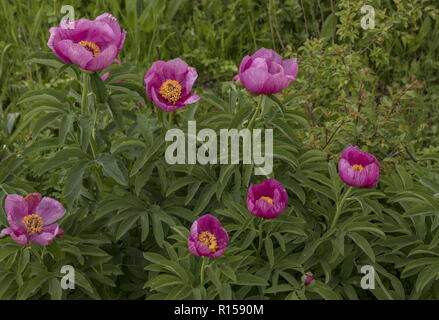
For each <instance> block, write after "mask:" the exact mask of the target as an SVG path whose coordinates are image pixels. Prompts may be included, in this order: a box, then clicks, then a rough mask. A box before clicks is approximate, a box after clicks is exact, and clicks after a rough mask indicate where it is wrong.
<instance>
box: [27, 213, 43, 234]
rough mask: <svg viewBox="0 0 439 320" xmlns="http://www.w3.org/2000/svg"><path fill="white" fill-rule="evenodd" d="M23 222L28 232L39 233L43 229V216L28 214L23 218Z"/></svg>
mask: <svg viewBox="0 0 439 320" xmlns="http://www.w3.org/2000/svg"><path fill="white" fill-rule="evenodd" d="M23 224H24V225H25V227H26V229H27V232H28V233H29V234H35V233H40V232H41V231H43V224H44V223H43V218H41V216H39V215H37V214H30V215H27V216H25V217H24V218H23Z"/></svg>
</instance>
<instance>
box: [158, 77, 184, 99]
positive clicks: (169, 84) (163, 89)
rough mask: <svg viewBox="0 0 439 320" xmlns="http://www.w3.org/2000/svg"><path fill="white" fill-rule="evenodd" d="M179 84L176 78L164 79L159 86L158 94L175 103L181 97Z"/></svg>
mask: <svg viewBox="0 0 439 320" xmlns="http://www.w3.org/2000/svg"><path fill="white" fill-rule="evenodd" d="M181 89H182V88H181V85H180V84H179V83H178V81H176V80H166V81H165V82H163V84H162V85H161V86H160V89H159V93H160V95H161V96H162V97H163V98H165V99H166V100H168V101H169V102H171V103H172V104H175V103H176V102H177V101H178V100H179V99H180V97H181Z"/></svg>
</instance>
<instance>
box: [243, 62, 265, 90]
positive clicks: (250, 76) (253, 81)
mask: <svg viewBox="0 0 439 320" xmlns="http://www.w3.org/2000/svg"><path fill="white" fill-rule="evenodd" d="M239 79H240V80H241V83H242V85H243V86H244V87H245V88H246V89H247V90H248V91H250V92H251V93H254V94H263V92H264V84H265V83H266V81H267V80H268V79H269V73H268V72H264V71H262V70H261V69H258V68H250V69H247V70H245V71H244V72H243V73H241V74H240V75H239Z"/></svg>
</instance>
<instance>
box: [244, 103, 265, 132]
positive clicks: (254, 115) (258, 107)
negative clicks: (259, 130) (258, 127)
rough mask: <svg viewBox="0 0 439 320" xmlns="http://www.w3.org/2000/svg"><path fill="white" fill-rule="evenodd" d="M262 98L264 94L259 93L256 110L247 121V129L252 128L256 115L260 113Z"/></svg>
mask: <svg viewBox="0 0 439 320" xmlns="http://www.w3.org/2000/svg"><path fill="white" fill-rule="evenodd" d="M264 98H265V95H262V94H261V97H260V99H259V104H258V106H257V107H256V110H255V113H254V114H253V117H252V118H251V119H250V122H249V123H248V126H247V129H249V130H252V129H253V127H254V125H255V121H256V117H257V116H258V115H259V114H260V113H261V109H262V104H263V101H264Z"/></svg>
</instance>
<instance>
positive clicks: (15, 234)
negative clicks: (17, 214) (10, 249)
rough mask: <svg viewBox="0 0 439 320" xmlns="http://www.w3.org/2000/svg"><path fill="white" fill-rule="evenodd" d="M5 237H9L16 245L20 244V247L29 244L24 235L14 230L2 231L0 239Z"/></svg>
mask: <svg viewBox="0 0 439 320" xmlns="http://www.w3.org/2000/svg"><path fill="white" fill-rule="evenodd" d="M6 235H10V236H11V238H12V240H14V241H15V242H16V243H18V244H22V245H24V246H26V245H27V244H28V243H29V240H28V238H27V236H26V234H25V233H20V232H17V231H16V230H14V229H12V228H6V229H3V230H2V231H1V232H0V238H3V237H4V236H6Z"/></svg>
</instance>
